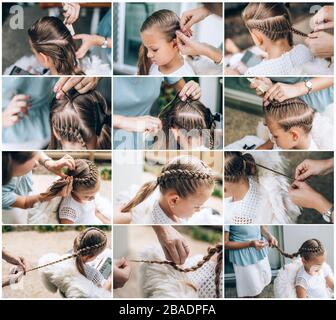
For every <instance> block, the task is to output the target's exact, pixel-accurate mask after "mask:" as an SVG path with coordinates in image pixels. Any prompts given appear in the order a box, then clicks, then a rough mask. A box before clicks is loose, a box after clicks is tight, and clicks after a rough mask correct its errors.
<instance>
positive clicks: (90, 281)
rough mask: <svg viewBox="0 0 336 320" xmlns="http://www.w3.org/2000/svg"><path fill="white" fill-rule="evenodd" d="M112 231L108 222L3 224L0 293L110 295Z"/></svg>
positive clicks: (28, 296) (41, 296) (46, 296)
mask: <svg viewBox="0 0 336 320" xmlns="http://www.w3.org/2000/svg"><path fill="white" fill-rule="evenodd" d="M111 233H112V231H111V227H110V226H55V225H48V226H47V225H40V226H3V227H2V244H3V251H2V261H3V262H2V275H3V285H2V286H3V291H2V297H3V298H5V299H19V298H20V299H21V298H25V299H64V298H65V299H77V298H95V299H109V298H111V297H112V295H111V286H112V282H111V281H112V280H111V277H112V275H111V271H112V247H111V239H112V235H111ZM28 239H29V241H28ZM28 252H29V254H27V253H28ZM17 256H18V257H19V258H20V264H18V263H17V262H16V260H15V258H16V257H17ZM18 281H19V282H18ZM17 282H18V283H17Z"/></svg>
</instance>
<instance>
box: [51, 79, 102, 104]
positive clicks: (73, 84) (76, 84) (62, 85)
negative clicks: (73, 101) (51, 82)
mask: <svg viewBox="0 0 336 320" xmlns="http://www.w3.org/2000/svg"><path fill="white" fill-rule="evenodd" d="M99 80H100V78H98V77H64V78H60V79H59V80H58V81H57V82H56V84H55V86H54V92H55V93H56V99H63V98H64V92H68V91H69V90H70V89H72V88H73V89H75V90H76V91H77V92H78V93H80V94H83V93H86V92H88V91H90V90H93V89H95V88H96V87H97V84H98V81H99Z"/></svg>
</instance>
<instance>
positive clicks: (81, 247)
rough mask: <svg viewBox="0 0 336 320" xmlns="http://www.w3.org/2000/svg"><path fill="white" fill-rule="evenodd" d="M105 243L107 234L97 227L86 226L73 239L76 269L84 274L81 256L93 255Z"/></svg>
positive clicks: (102, 248) (103, 247)
mask: <svg viewBox="0 0 336 320" xmlns="http://www.w3.org/2000/svg"><path fill="white" fill-rule="evenodd" d="M106 245H107V236H106V234H105V232H104V231H102V230H100V229H98V228H94V227H92V228H88V229H85V230H84V231H82V232H81V233H80V234H79V235H78V236H77V237H76V238H75V240H74V244H73V251H74V253H75V255H76V266H77V269H78V271H79V272H80V273H81V274H83V275H84V276H86V274H85V270H84V262H83V260H82V257H83V256H89V257H94V256H97V255H99V254H100V253H101V252H103V251H104V249H105V248H106Z"/></svg>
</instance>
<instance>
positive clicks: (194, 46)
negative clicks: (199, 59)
mask: <svg viewBox="0 0 336 320" xmlns="http://www.w3.org/2000/svg"><path fill="white" fill-rule="evenodd" d="M176 40H177V46H178V48H179V50H180V52H181V54H182V55H187V56H206V57H208V58H209V59H211V60H212V61H213V62H214V63H219V62H221V60H222V58H223V52H222V51H221V50H220V49H218V48H215V47H213V46H211V45H209V44H207V43H201V42H198V41H196V40H193V39H191V38H190V37H188V36H186V35H185V34H184V33H183V32H180V31H176Z"/></svg>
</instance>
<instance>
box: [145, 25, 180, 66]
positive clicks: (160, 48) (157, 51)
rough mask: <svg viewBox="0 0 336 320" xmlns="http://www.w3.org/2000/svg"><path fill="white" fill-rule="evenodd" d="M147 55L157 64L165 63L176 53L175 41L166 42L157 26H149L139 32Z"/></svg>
mask: <svg viewBox="0 0 336 320" xmlns="http://www.w3.org/2000/svg"><path fill="white" fill-rule="evenodd" d="M140 36H141V40H142V43H143V45H144V46H145V47H146V50H147V57H148V58H149V59H150V60H151V62H152V63H155V64H156V65H158V66H164V65H167V64H168V63H169V62H171V61H172V60H173V59H174V58H175V57H176V54H177V53H178V48H177V45H176V41H175V40H173V41H170V42H168V41H167V39H166V37H165V35H164V34H163V33H162V32H161V31H159V29H158V28H157V27H151V28H149V29H147V30H145V31H143V32H141V34H140Z"/></svg>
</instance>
